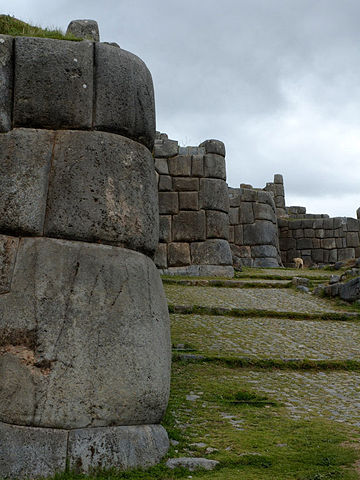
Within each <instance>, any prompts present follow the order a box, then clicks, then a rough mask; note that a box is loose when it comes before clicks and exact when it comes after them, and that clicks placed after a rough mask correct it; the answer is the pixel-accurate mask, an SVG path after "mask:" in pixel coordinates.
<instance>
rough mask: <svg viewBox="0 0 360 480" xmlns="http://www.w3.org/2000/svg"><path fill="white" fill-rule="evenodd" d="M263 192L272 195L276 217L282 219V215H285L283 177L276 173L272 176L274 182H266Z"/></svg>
mask: <svg viewBox="0 0 360 480" xmlns="http://www.w3.org/2000/svg"><path fill="white" fill-rule="evenodd" d="M264 190H265V191H267V192H272V193H273V196H274V203H275V208H276V215H277V216H278V217H283V216H284V215H286V213H287V212H286V207H285V189H284V179H283V176H282V175H280V174H279V173H276V174H275V175H274V181H273V182H268V183H267V184H266V186H265V188H264Z"/></svg>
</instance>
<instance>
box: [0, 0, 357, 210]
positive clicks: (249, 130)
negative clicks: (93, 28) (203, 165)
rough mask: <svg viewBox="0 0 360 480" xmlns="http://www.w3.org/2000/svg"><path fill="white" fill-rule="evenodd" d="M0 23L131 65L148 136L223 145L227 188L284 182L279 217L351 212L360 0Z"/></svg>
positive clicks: (146, 1)
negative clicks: (112, 48) (81, 41)
mask: <svg viewBox="0 0 360 480" xmlns="http://www.w3.org/2000/svg"><path fill="white" fill-rule="evenodd" d="M0 3H1V4H2V5H1V6H2V8H1V11H2V12H3V13H7V14H11V15H14V16H16V17H17V18H20V19H22V20H25V21H29V22H32V23H35V24H38V25H41V26H57V27H60V28H62V29H64V30H65V29H66V27H67V25H68V23H69V22H70V20H72V19H76V18H90V19H94V20H97V21H98V23H99V28H100V35H101V40H103V41H115V42H117V43H119V45H120V46H121V47H122V48H124V49H126V50H130V51H131V52H133V53H135V54H137V55H138V56H140V57H141V58H142V59H143V60H144V61H145V63H146V64H147V66H148V67H149V69H150V71H151V73H152V75H153V80H154V86H155V96H156V109H157V129H158V130H160V131H162V132H166V133H168V135H169V137H170V138H173V139H176V140H178V141H179V143H180V145H198V144H199V143H201V142H202V141H203V140H205V139H207V138H217V139H219V140H222V141H223V142H224V143H225V145H226V150H227V157H226V158H227V179H228V183H229V185H230V186H238V185H239V184H240V183H250V184H252V185H253V186H255V187H263V186H264V185H265V183H266V182H268V181H271V180H272V178H273V174H274V173H282V174H283V175H284V181H285V189H286V203H287V205H304V206H306V207H307V211H308V212H310V213H329V214H330V215H332V216H335V215H336V216H355V215H356V214H355V211H356V209H357V208H358V207H359V206H360V28H359V19H360V2H359V0H222V1H219V0H102V1H98V0H76V1H74V0H56V1H49V0H11V1H10V2H9V0H6V2H5V1H3V0H0Z"/></svg>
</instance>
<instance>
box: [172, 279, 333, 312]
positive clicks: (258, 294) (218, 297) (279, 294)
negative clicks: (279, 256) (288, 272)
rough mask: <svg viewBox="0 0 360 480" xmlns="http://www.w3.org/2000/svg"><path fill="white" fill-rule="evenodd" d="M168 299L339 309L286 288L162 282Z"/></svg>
mask: <svg viewBox="0 0 360 480" xmlns="http://www.w3.org/2000/svg"><path fill="white" fill-rule="evenodd" d="M164 288H165V293H166V296H167V299H168V302H169V303H171V304H174V305H201V306H207V307H228V308H241V309H257V310H271V311H277V312H301V313H321V312H334V311H339V310H340V309H339V308H336V307H335V306H334V305H333V304H332V303H330V302H329V301H328V300H325V299H320V298H317V297H313V296H312V295H309V294H305V293H302V292H297V291H295V290H292V289H286V288H272V289H269V288H222V287H218V288H216V287H181V286H178V285H164Z"/></svg>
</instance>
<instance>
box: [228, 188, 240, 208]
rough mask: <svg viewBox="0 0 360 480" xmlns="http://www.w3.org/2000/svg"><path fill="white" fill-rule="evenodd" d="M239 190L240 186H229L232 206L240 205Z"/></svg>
mask: <svg viewBox="0 0 360 480" xmlns="http://www.w3.org/2000/svg"><path fill="white" fill-rule="evenodd" d="M239 190H240V189H239V188H231V187H228V193H229V203H230V207H239V206H240V194H239Z"/></svg>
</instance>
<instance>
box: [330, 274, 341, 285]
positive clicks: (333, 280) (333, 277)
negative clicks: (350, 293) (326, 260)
mask: <svg viewBox="0 0 360 480" xmlns="http://www.w3.org/2000/svg"><path fill="white" fill-rule="evenodd" d="M337 282H340V275H330V278H329V283H330V285H332V284H334V283H337Z"/></svg>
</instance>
